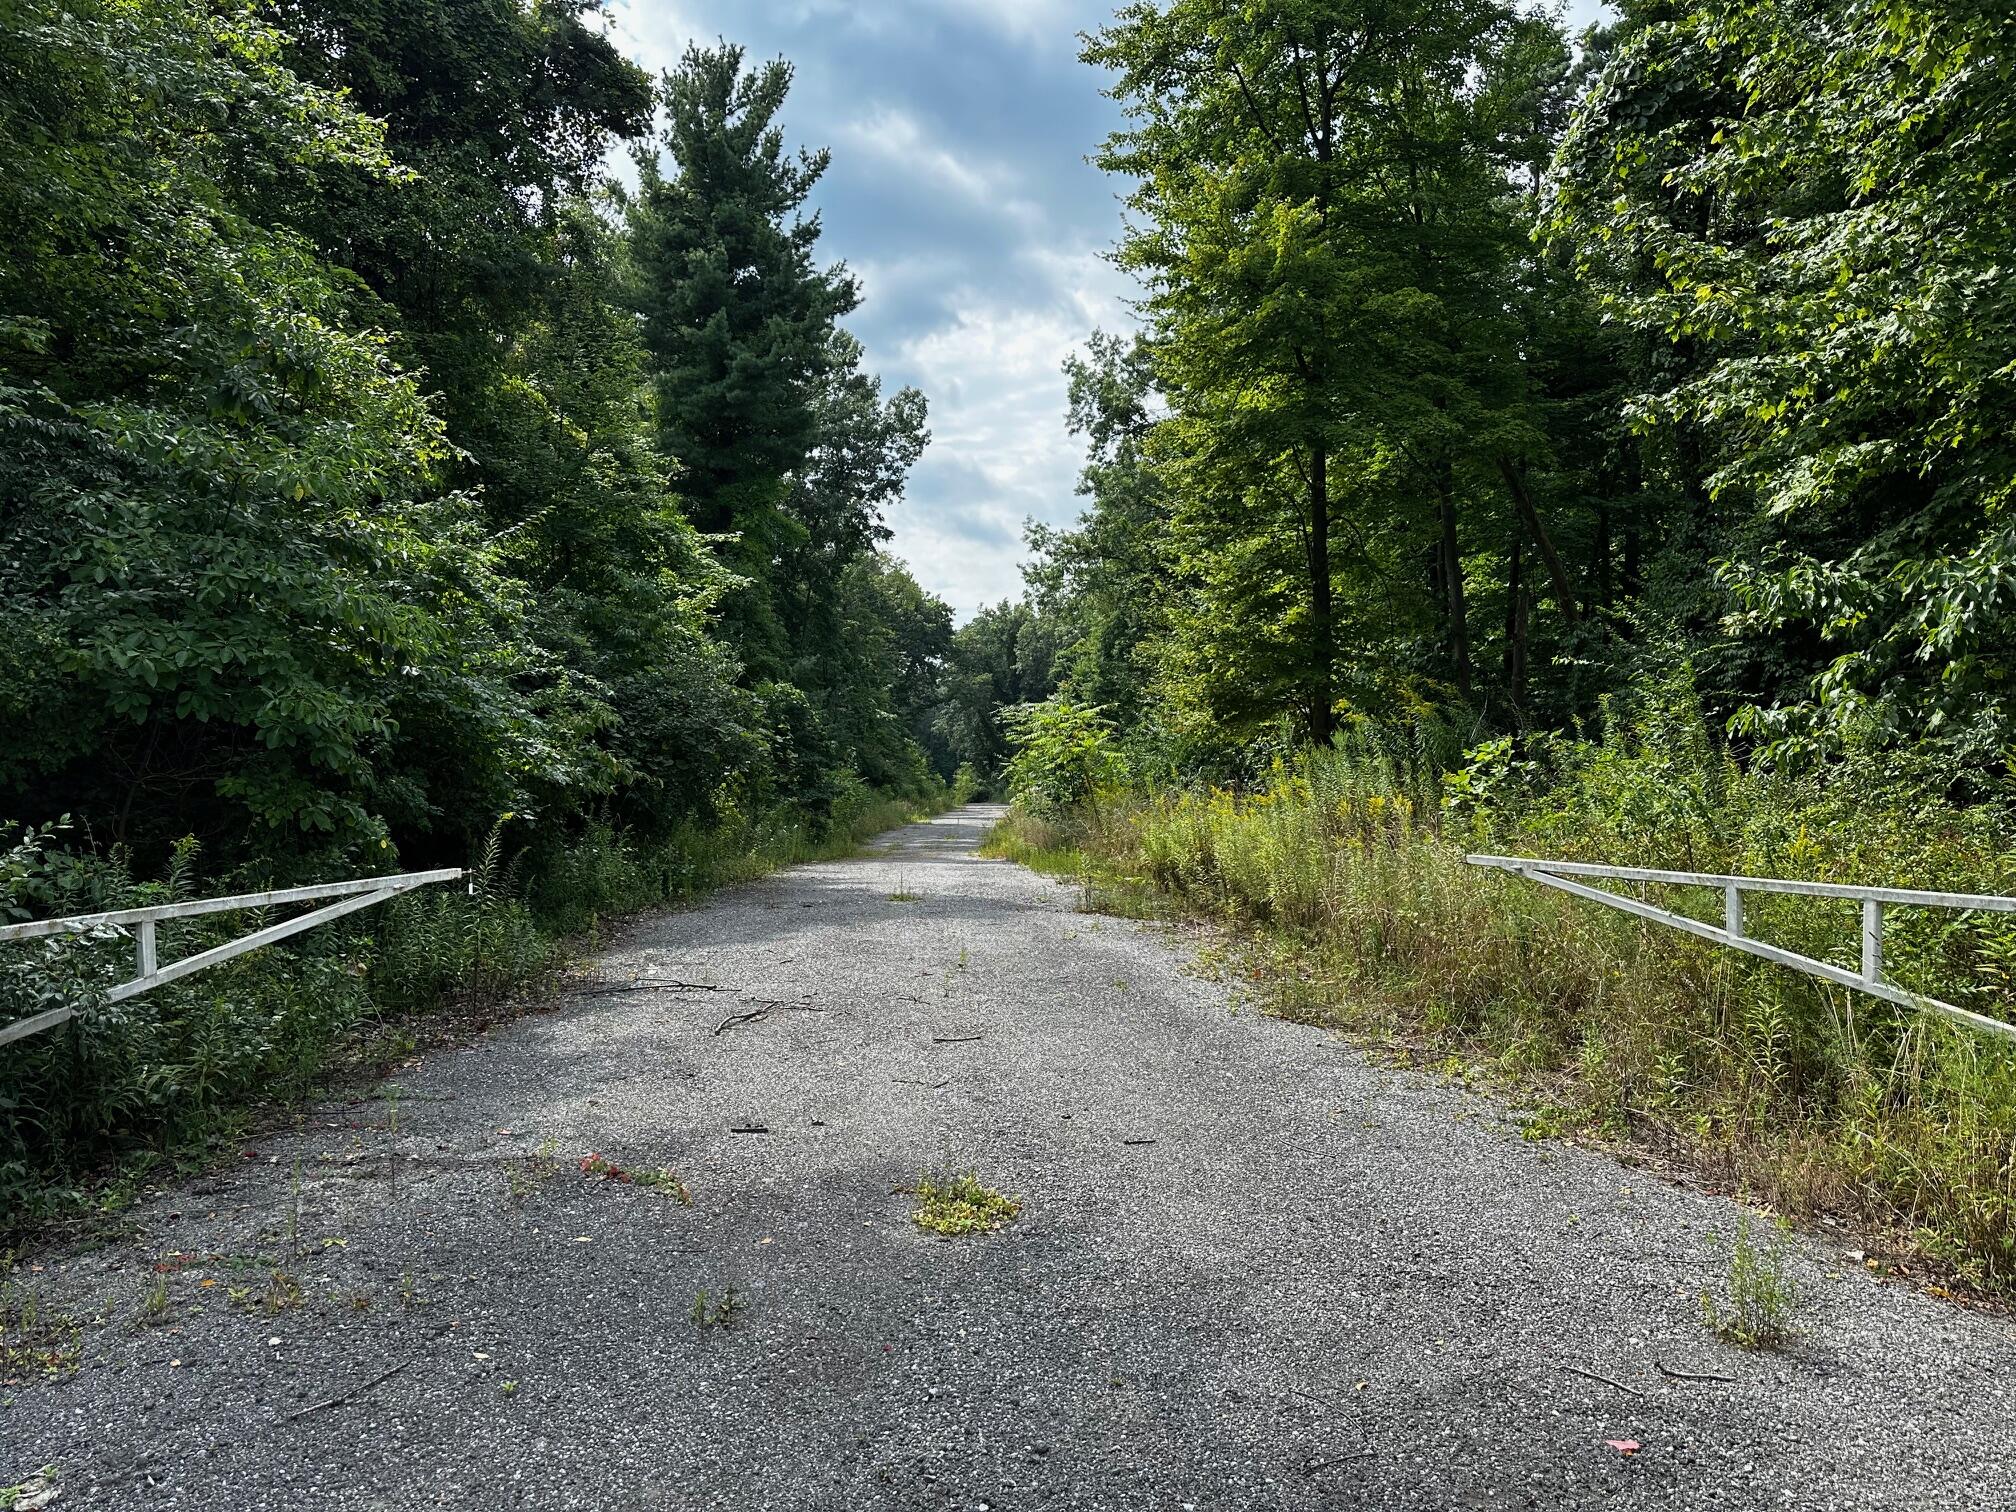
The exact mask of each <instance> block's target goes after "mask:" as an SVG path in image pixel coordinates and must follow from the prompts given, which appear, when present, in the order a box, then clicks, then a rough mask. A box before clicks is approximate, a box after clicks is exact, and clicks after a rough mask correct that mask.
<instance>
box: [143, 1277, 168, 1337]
mask: <svg viewBox="0 0 2016 1512" xmlns="http://www.w3.org/2000/svg"><path fill="white" fill-rule="evenodd" d="M173 1317H174V1313H173V1312H172V1310H171V1309H170V1308H169V1306H168V1278H167V1277H166V1276H156V1277H155V1278H154V1284H153V1285H152V1286H150V1287H148V1288H147V1295H146V1296H144V1297H142V1298H141V1299H140V1317H139V1320H138V1322H139V1326H140V1327H142V1328H159V1327H161V1326H162V1325H163V1324H164V1323H167V1322H169V1321H170V1320H171V1319H172V1318H173Z"/></svg>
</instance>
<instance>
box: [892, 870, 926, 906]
mask: <svg viewBox="0 0 2016 1512" xmlns="http://www.w3.org/2000/svg"><path fill="white" fill-rule="evenodd" d="M889 901H890V902H891V903H922V902H923V901H924V894H922V893H920V892H912V891H910V889H909V888H907V887H905V886H904V885H903V873H901V872H900V871H899V872H898V873H896V891H894V892H892V893H891V894H889Z"/></svg>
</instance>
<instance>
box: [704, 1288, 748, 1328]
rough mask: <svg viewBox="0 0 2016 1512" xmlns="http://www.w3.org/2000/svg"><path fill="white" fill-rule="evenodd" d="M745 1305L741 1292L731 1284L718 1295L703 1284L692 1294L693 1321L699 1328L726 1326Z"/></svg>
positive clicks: (731, 1323) (736, 1316)
mask: <svg viewBox="0 0 2016 1512" xmlns="http://www.w3.org/2000/svg"><path fill="white" fill-rule="evenodd" d="M747 1306H748V1304H747V1303H746V1302H744V1301H743V1299H742V1294H741V1293H740V1292H738V1291H736V1290H735V1288H734V1287H732V1286H730V1287H727V1288H725V1289H724V1290H723V1291H722V1292H721V1293H720V1294H719V1295H718V1296H717V1295H715V1294H713V1293H711V1292H709V1291H708V1290H707V1288H706V1287H704V1286H703V1287H701V1288H700V1290H699V1291H697V1292H695V1293H694V1294H693V1322H694V1323H695V1324H696V1325H697V1326H698V1327H701V1328H728V1327H730V1326H732V1325H733V1324H734V1322H735V1320H736V1319H737V1318H738V1317H740V1316H741V1315H742V1311H743V1309H744V1308H745V1307H747Z"/></svg>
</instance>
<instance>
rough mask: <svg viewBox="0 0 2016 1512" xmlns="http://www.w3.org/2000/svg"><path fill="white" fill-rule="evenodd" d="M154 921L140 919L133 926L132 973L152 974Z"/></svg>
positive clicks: (148, 975) (140, 974)
mask: <svg viewBox="0 0 2016 1512" xmlns="http://www.w3.org/2000/svg"><path fill="white" fill-rule="evenodd" d="M154 969H155V968H154V921H153V920H152V919H142V920H141V921H140V922H139V923H138V924H136V925H134V926H133V974H134V975H135V976H140V977H151V976H152V975H154Z"/></svg>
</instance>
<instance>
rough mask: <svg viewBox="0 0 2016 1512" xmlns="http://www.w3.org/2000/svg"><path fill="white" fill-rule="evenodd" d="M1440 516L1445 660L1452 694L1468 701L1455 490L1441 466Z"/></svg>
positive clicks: (1467, 656)
mask: <svg viewBox="0 0 2016 1512" xmlns="http://www.w3.org/2000/svg"><path fill="white" fill-rule="evenodd" d="M1435 491H1436V493H1437V494H1438V495H1439V496H1440V501H1441V516H1442V590H1443V602H1444V605H1445V607H1446V609H1447V612H1448V626H1449V659H1450V661H1451V662H1452V663H1453V664H1454V665H1455V669H1456V691H1457V692H1458V693H1460V694H1462V695H1463V697H1464V699H1465V700H1468V699H1469V697H1470V624H1469V615H1468V612H1467V610H1466V608H1465V605H1464V602H1463V552H1462V548H1461V546H1460V545H1459V544H1458V542H1457V540H1456V490H1455V487H1454V484H1453V480H1452V479H1451V478H1450V475H1449V466H1448V464H1447V463H1444V464H1443V466H1442V471H1441V473H1440V475H1439V476H1438V477H1437V478H1436V479H1435Z"/></svg>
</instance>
